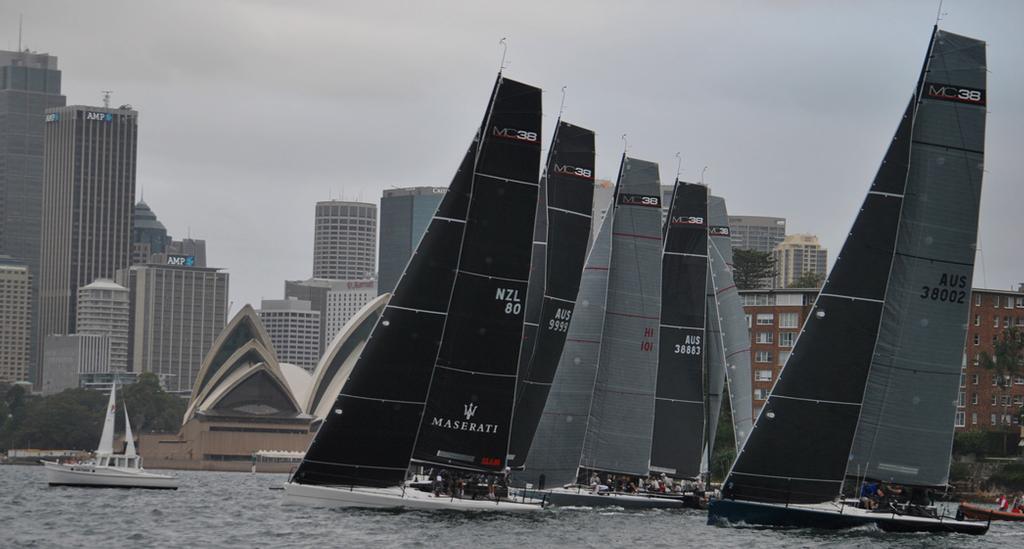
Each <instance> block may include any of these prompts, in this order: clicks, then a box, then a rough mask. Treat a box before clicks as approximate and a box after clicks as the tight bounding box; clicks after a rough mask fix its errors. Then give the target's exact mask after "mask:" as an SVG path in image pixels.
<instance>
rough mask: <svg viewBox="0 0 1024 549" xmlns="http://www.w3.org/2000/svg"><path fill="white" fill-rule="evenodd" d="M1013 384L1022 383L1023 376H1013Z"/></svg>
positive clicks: (1023, 380)
mask: <svg viewBox="0 0 1024 549" xmlns="http://www.w3.org/2000/svg"><path fill="white" fill-rule="evenodd" d="M1013 384H1014V385H1024V376H1015V377H1014V378H1013Z"/></svg>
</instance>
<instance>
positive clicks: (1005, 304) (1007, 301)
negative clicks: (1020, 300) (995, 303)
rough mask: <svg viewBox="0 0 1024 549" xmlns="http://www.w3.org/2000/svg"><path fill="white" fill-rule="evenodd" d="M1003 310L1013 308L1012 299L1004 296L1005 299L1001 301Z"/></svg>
mask: <svg viewBox="0 0 1024 549" xmlns="http://www.w3.org/2000/svg"><path fill="white" fill-rule="evenodd" d="M1003 308H1004V309H1012V308H1013V297H1011V296H1006V299H1004V300H1003Z"/></svg>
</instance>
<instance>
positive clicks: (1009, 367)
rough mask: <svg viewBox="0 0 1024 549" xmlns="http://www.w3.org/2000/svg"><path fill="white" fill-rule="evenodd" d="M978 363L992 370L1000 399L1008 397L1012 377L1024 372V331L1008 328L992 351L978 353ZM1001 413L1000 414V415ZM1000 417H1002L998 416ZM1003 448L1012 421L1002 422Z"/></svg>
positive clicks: (1006, 441) (1005, 449) (1005, 408)
mask: <svg viewBox="0 0 1024 549" xmlns="http://www.w3.org/2000/svg"><path fill="white" fill-rule="evenodd" d="M978 364H979V365H980V366H981V367H983V368H985V369H986V370H989V371H990V372H992V375H993V376H994V377H995V379H996V385H997V386H998V387H999V393H1000V397H1001V399H1002V400H1006V399H1008V398H1009V397H1010V396H1011V395H1010V390H1011V389H1012V388H1013V378H1014V377H1016V376H1018V375H1021V374H1022V373H1024V331H1021V330H1019V329H1017V328H1016V327H1012V328H1009V329H1007V330H1005V331H1003V333H1002V334H1001V337H1000V338H999V339H997V340H996V342H995V343H994V344H993V345H992V353H989V352H988V351H982V352H980V353H978ZM1008 413H1010V411H1009V408H1008V407H1007V406H1004V414H1008ZM1002 415H1003V414H1000V416H1002ZM1000 419H1002V417H1000ZM1000 424H1002V426H1003V429H1002V432H1003V450H1004V455H1005V452H1007V451H1009V449H1008V448H1007V444H1008V443H1009V435H1010V430H1012V429H1013V422H1012V421H1011V422H1010V423H1003V422H1002V421H1000Z"/></svg>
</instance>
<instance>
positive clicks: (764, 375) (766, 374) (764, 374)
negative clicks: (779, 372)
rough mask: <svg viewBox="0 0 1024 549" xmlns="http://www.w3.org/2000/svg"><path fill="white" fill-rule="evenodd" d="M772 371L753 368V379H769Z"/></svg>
mask: <svg viewBox="0 0 1024 549" xmlns="http://www.w3.org/2000/svg"><path fill="white" fill-rule="evenodd" d="M771 380H772V371H771V370H755V371H754V381H771Z"/></svg>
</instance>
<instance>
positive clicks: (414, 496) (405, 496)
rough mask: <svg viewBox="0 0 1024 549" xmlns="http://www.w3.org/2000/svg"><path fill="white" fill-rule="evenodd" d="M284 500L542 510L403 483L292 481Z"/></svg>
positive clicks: (334, 504) (424, 508) (332, 504)
mask: <svg viewBox="0 0 1024 549" xmlns="http://www.w3.org/2000/svg"><path fill="white" fill-rule="evenodd" d="M284 502H285V503H288V504H295V505H307V506H312V507H330V508H337V507H361V508H376V509H396V508H397V509H416V510H422V511H437V510H460V511H497V512H502V513H522V512H529V511H539V510H540V509H541V508H542V507H541V505H540V504H539V503H535V504H530V503H513V502H511V501H500V502H495V501H493V500H484V499H476V500H474V499H459V498H451V497H447V496H441V497H434V496H433V494H430V493H427V492H422V491H420V490H416V489H406V490H404V491H403V489H402V487H400V486H393V487H389V488H366V487H354V488H332V487H329V486H313V485H308V484H297V483H294V482H289V483H287V484H285V486H284Z"/></svg>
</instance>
